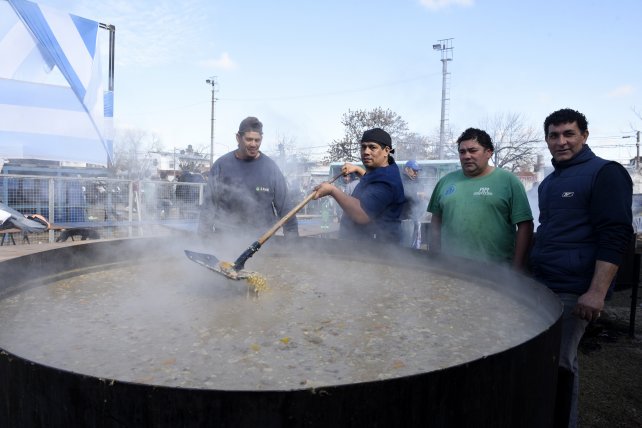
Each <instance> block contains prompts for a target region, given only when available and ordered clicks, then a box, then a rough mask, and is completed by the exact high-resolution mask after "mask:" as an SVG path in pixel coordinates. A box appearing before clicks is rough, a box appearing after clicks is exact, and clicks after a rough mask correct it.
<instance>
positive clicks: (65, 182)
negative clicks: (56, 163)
mask: <svg viewBox="0 0 642 428" xmlns="http://www.w3.org/2000/svg"><path fill="white" fill-rule="evenodd" d="M204 186H205V183H202V182H196V183H195V182H169V181H149V180H145V181H131V180H118V179H108V178H82V177H78V178H72V177H43V176H25V175H1V176H0V202H2V203H3V204H5V205H7V206H9V207H11V208H13V209H15V210H17V211H19V212H21V213H23V214H25V215H31V214H40V215H41V216H43V217H44V218H46V219H47V220H48V221H49V223H50V224H51V225H52V230H50V231H49V232H48V233H47V234H46V235H47V236H46V240H48V241H50V242H51V241H53V240H56V239H59V238H60V235H64V234H65V231H67V234H66V235H67V236H71V237H72V238H73V235H70V233H73V231H82V229H85V230H87V229H91V230H95V231H100V234H101V237H124V236H138V235H141V234H143V233H148V234H149V233H158V231H159V230H163V229H167V230H169V229H168V228H167V227H165V226H168V225H173V226H180V227H183V228H184V227H189V226H192V225H195V224H196V222H197V221H198V210H199V206H200V205H201V203H202V201H203V188H204ZM159 226H160V228H159ZM86 234H87V232H85V236H84V237H85V238H86V237H87V236H86ZM35 238H36V239H42V238H43V237H35ZM16 242H17V241H16Z"/></svg>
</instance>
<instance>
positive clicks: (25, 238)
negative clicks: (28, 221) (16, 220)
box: [0, 227, 29, 247]
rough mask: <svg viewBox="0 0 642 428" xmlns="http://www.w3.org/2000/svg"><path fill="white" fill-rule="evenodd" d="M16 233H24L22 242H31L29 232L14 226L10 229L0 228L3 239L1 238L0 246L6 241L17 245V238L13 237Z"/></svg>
mask: <svg viewBox="0 0 642 428" xmlns="http://www.w3.org/2000/svg"><path fill="white" fill-rule="evenodd" d="M15 233H22V243H23V244H24V243H25V242H26V243H27V244H29V235H28V234H27V232H24V231H23V230H22V229H18V228H17V227H12V228H10V229H1V230H0V234H2V240H0V247H1V246H3V245H4V242H5V241H7V242H8V243H11V244H13V245H16V240H15V239H14V237H13V235H14V234H15ZM7 238H8V239H7Z"/></svg>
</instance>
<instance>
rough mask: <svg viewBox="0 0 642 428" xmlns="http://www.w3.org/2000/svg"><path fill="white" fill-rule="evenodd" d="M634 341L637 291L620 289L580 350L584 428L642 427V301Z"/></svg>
mask: <svg viewBox="0 0 642 428" xmlns="http://www.w3.org/2000/svg"><path fill="white" fill-rule="evenodd" d="M639 294H642V293H638V301H637V317H636V324H635V327H636V328H635V336H634V337H633V338H631V337H629V314H630V305H631V289H625V290H617V291H615V292H614V293H613V296H612V298H611V299H610V300H609V301H607V305H606V307H605V309H604V311H603V312H602V317H600V319H599V320H598V321H597V322H595V323H593V324H591V325H589V327H588V329H587V331H586V333H585V335H584V338H583V339H582V342H581V343H580V349H579V353H578V355H579V362H580V401H579V413H580V414H579V427H580V428H598V427H599V428H603V427H608V428H620V427H622V428H628V427H642V304H641V303H640V302H642V300H641V299H640V297H639Z"/></svg>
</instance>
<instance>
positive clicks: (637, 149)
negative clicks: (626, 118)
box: [622, 131, 640, 171]
mask: <svg viewBox="0 0 642 428" xmlns="http://www.w3.org/2000/svg"><path fill="white" fill-rule="evenodd" d="M631 137H632V136H631V135H627V136H625V137H622V138H631ZM639 168H640V131H635V170H636V171H637V170H638V169H639Z"/></svg>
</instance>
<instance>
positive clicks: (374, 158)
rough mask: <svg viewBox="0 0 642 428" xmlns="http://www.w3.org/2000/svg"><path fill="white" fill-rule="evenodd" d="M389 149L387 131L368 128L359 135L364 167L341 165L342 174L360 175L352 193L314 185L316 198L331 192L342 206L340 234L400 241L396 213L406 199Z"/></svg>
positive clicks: (399, 226) (389, 140) (342, 235)
mask: <svg viewBox="0 0 642 428" xmlns="http://www.w3.org/2000/svg"><path fill="white" fill-rule="evenodd" d="M391 153H394V149H393V148H392V139H391V138H390V134H388V133H387V132H386V131H384V130H383V129H381V128H374V129H370V130H368V131H366V132H364V133H363V136H362V138H361V162H363V165H364V167H365V169H363V168H361V167H359V166H357V165H352V164H349V163H346V164H345V165H344V166H343V167H342V169H341V170H342V171H343V173H344V175H345V174H351V173H357V174H359V175H361V176H362V177H361V180H359V184H357V187H355V189H354V191H353V193H352V195H346V194H345V193H344V192H342V191H341V189H339V188H338V187H336V186H334V185H332V184H329V183H322V184H320V185H319V186H317V187H316V195H315V199H318V198H322V197H324V196H328V195H329V196H332V197H333V198H334V200H335V201H337V203H338V204H339V206H340V207H341V209H342V210H343V216H342V217H341V224H340V229H339V237H341V238H345V239H353V240H371V239H376V240H377V241H379V242H385V243H388V244H399V243H400V241H401V221H400V220H399V217H400V215H401V210H402V208H403V204H404V202H405V201H406V199H405V197H404V192H403V184H402V182H401V175H400V173H399V167H398V166H397V164H396V162H395V160H394V158H393V157H392V156H391Z"/></svg>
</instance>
